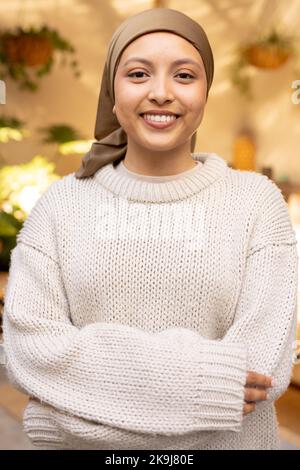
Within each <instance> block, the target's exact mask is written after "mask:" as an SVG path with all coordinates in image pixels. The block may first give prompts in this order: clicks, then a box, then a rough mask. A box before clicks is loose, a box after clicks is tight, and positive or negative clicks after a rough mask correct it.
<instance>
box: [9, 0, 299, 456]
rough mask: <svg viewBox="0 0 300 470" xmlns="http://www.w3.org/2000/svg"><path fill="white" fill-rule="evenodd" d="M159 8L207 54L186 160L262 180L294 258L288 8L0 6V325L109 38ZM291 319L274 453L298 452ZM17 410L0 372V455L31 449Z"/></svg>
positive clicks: (295, 44) (227, 0)
mask: <svg viewBox="0 0 300 470" xmlns="http://www.w3.org/2000/svg"><path fill="white" fill-rule="evenodd" d="M160 7H167V8H174V9H177V10H180V11H182V12H183V13H185V14H187V15H189V16H190V17H192V18H193V19H194V20H195V21H197V22H199V23H200V24H201V25H202V26H203V28H204V29H205V31H206V33H207V35H208V38H209V40H210V43H211V46H212V49H213V53H214V59H215V77H214V82H213V85H212V88H211V90H210V95H209V99H208V102H207V105H206V110H205V114H204V118H203V121H202V123H201V126H200V127H199V129H198V133H197V144H196V149H195V151H199V152H215V153H217V154H219V155H220V156H222V157H223V158H224V159H225V160H226V161H227V163H228V165H229V166H231V167H232V168H236V169H240V170H247V171H256V172H259V173H262V174H265V175H267V176H268V177H269V178H270V179H272V180H273V181H274V182H275V183H276V184H277V185H278V187H279V188H280V189H281V191H282V194H283V196H284V198H285V201H286V203H287V206H288V209H289V211H290V215H291V220H292V223H293V226H294V228H295V231H296V234H297V238H298V240H299V245H298V248H299V246H300V36H299V34H300V33H299V32H300V1H299V0H290V1H289V2H286V1H284V0H201V1H199V0H184V1H183V0H168V1H163V0H161V1H159V0H156V1H155V0H153V1H148V0H1V3H0V302H1V304H0V325H1V312H2V311H3V302H4V300H3V298H4V293H5V288H6V283H7V272H8V267H9V259H10V251H11V249H12V248H13V247H14V246H15V243H16V235H17V233H18V231H19V230H20V228H21V227H22V224H23V222H24V221H25V220H26V218H27V217H28V214H29V212H30V210H31V208H32V207H33V206H34V204H35V203H36V201H37V199H38V198H39V197H40V196H41V194H42V193H43V192H44V191H45V190H46V189H47V187H48V186H49V184H51V183H52V182H53V181H54V180H56V179H59V178H61V177H63V176H64V175H67V174H69V173H71V172H73V171H76V170H77V169H78V168H79V166H80V162H81V159H82V157H83V155H84V154H85V153H86V152H87V151H88V150H89V148H90V146H91V143H92V142H93V140H94V126H95V118H96V110H97V103H98V96H99V91H100V81H101V76H102V70H103V67H104V62H105V57H106V52H107V47H108V43H109V41H110V38H111V36H112V34H113V32H114V30H115V29H116V28H117V27H118V26H119V24H120V23H121V22H122V21H123V20H124V19H125V18H126V17H128V16H131V15H133V14H135V13H138V12H140V11H143V10H146V9H149V8H160ZM299 256H300V255H299ZM299 299H300V280H299ZM299 305H300V303H299V302H298V309H299V310H300V307H299ZM298 316H299V323H298V342H295V359H294V363H295V366H294V371H293V377H292V382H291V385H290V387H289V389H288V391H287V392H286V393H285V394H284V395H283V396H282V397H281V398H280V399H279V400H278V402H277V403H276V407H277V414H278V420H279V423H280V437H281V445H282V448H283V449H300V365H299V364H300V357H299V351H300V311H299V312H298ZM0 328H1V326H0ZM0 341H1V331H0ZM3 361H4V359H3V357H2V362H3ZM0 362H1V350H0ZM27 401H28V397H26V396H24V395H22V394H21V393H19V392H18V391H16V390H15V389H13V388H12V387H11V386H10V384H9V383H8V381H7V377H6V374H5V368H4V366H3V365H2V367H1V365H0V449H31V448H32V446H31V444H30V443H29V441H28V440H27V437H26V436H25V435H24V433H23V430H22V415H23V411H24V408H25V406H26V404H27Z"/></svg>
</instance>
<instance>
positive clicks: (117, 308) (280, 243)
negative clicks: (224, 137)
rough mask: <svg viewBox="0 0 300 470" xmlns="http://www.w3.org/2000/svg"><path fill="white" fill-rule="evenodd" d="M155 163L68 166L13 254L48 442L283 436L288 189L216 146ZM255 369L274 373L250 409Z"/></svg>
mask: <svg viewBox="0 0 300 470" xmlns="http://www.w3.org/2000/svg"><path fill="white" fill-rule="evenodd" d="M192 157H193V159H194V160H195V162H198V164H197V165H195V167H194V168H192V169H191V170H188V171H187V172H183V173H181V174H179V175H170V176H166V177H151V176H147V175H139V174H138V173H133V172H130V171H129V170H128V169H127V168H126V167H125V165H124V164H123V165H121V166H120V164H119V165H118V166H114V164H111V163H110V164H107V165H105V166H104V167H102V168H100V170H98V171H97V173H96V174H95V175H94V176H93V177H91V178H86V179H80V180H78V179H76V178H75V175H74V173H72V174H69V175H67V176H65V177H63V178H61V179H60V180H59V181H56V182H54V183H52V184H51V185H50V187H49V188H48V189H47V190H46V192H45V193H44V194H43V195H42V196H41V197H40V199H39V200H38V201H37V203H36V205H35V206H34V208H33V209H32V211H31V213H30V215H29V217H28V218H27V220H26V222H25V223H24V226H23V228H22V230H21V231H20V232H19V234H18V238H17V245H16V247H15V248H14V249H13V250H12V253H11V265H10V270H9V280H8V285H7V289H6V295H5V307H4V321H3V323H4V325H3V327H4V345H5V353H6V357H7V371H8V374H9V378H10V381H11V383H12V384H13V385H14V386H15V387H16V388H18V389H19V390H21V391H22V392H23V393H26V394H28V395H29V396H30V400H29V404H28V406H27V408H26V410H25V413H24V429H25V432H26V433H27V435H28V437H29V438H30V439H31V441H32V442H33V443H34V444H35V445H36V446H37V447H38V448H43V449H116V450H119V449H276V448H278V438H277V420H276V414H275V408H274V400H276V399H277V398H278V397H279V396H280V395H281V394H282V393H283V392H284V391H285V390H286V388H287V386H288V384H289V381H290V377H291V370H292V358H293V349H292V345H293V341H294V339H295V335H296V311H297V280H298V279H297V274H298V273H297V267H298V255H297V246H296V245H297V239H296V236H295V232H294V229H293V227H292V225H291V221H290V218H289V214H288V210H287V205H286V203H285V201H284V198H283V196H282V194H281V191H280V190H279V188H278V187H277V186H276V185H275V183H273V182H272V181H271V180H270V179H268V178H267V177H266V176H263V175H261V174H258V173H255V172H248V171H239V170H234V169H232V168H230V167H228V165H227V164H226V162H225V160H224V159H223V158H221V157H220V156H218V155H216V154H214V153H194V154H192ZM247 370H254V371H256V372H260V373H262V374H269V375H272V376H273V377H274V378H275V387H274V388H273V389H272V390H271V392H270V397H269V399H268V400H267V401H264V402H261V403H259V404H258V405H257V408H256V411H255V412H253V413H251V414H249V415H247V416H246V417H244V416H243V401H244V386H245V383H246V375H247Z"/></svg>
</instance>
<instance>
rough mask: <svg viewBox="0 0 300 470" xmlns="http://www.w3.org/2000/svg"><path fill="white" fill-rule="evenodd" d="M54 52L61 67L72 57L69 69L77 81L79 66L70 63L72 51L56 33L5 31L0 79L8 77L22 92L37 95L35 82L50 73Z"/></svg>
mask: <svg viewBox="0 0 300 470" xmlns="http://www.w3.org/2000/svg"><path fill="white" fill-rule="evenodd" d="M56 51H60V52H61V53H62V55H63V60H62V65H65V63H66V55H67V54H69V55H71V57H72V59H71V61H70V64H69V65H70V67H71V68H72V69H73V72H74V75H75V77H79V76H80V75H81V72H80V71H79V69H78V62H77V61H76V60H75V59H73V54H74V53H75V49H74V47H73V46H72V45H71V43H70V42H69V41H67V40H66V39H64V38H63V37H62V36H60V34H59V33H58V31H56V30H55V29H50V28H48V26H46V25H44V26H42V27H41V28H34V27H31V28H29V29H27V30H25V29H23V28H21V27H17V28H16V30H14V31H10V30H8V31H4V32H2V33H1V34H0V79H4V78H6V77H7V76H8V77H11V78H12V79H13V80H15V81H17V82H18V83H19V85H20V88H21V89H26V90H29V91H36V90H37V89H38V80H39V79H41V78H42V77H43V76H44V75H47V74H49V73H50V72H51V71H52V66H53V64H54V58H55V53H56Z"/></svg>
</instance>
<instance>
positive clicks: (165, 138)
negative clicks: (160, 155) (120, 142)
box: [114, 32, 207, 151]
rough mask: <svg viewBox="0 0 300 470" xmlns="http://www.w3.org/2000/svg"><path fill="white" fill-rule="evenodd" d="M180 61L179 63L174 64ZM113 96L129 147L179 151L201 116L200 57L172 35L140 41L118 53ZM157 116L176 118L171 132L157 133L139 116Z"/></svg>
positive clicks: (204, 85)
mask: <svg viewBox="0 0 300 470" xmlns="http://www.w3.org/2000/svg"><path fill="white" fill-rule="evenodd" d="M139 59H141V60H139ZM143 60H146V61H148V62H143ZM178 60H182V63H176V61H178ZM114 92H115V106H116V116H117V118H118V121H119V123H120V125H121V126H122V128H123V129H124V131H125V132H126V134H127V140H128V147H130V144H131V142H132V143H133V142H134V145H135V147H138V148H139V147H142V148H147V149H150V150H156V151H168V150H171V149H174V148H176V147H179V146H182V145H184V144H185V143H186V142H188V143H189V142H190V139H191V137H192V135H193V133H194V132H195V131H196V130H197V128H198V127H199V125H200V123H201V121H202V117H203V113H204V107H205V103H206V92H207V81H206V75H205V69H204V65H203V62H202V59H201V56H200V54H199V52H198V51H197V50H196V49H195V47H194V46H193V45H192V44H191V43H189V42H188V41H186V40H185V39H184V38H182V37H181V36H178V35H176V34H172V33H168V32H154V33H148V34H145V35H143V36H140V37H139V38H137V39H136V40H135V41H133V42H132V43H131V44H129V45H128V46H127V48H126V49H125V50H124V51H123V53H122V56H121V58H120V62H119V64H118V68H117V71H116V76H115V81H114ZM160 110H163V111H169V112H171V113H174V114H176V115H179V118H178V119H176V121H174V122H173V124H172V125H170V126H169V127H165V128H159V129H158V128H154V127H152V126H151V125H149V124H148V123H147V122H146V121H145V119H144V117H143V116H141V114H142V113H147V112H148V114H155V111H160ZM149 111H150V113H149Z"/></svg>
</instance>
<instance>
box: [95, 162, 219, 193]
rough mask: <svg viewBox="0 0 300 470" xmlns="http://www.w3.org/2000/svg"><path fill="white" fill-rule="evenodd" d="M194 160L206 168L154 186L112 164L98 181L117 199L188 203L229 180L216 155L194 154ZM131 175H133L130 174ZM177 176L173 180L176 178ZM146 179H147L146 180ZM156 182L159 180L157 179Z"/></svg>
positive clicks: (96, 176) (96, 174)
mask: <svg viewBox="0 0 300 470" xmlns="http://www.w3.org/2000/svg"><path fill="white" fill-rule="evenodd" d="M191 155H192V158H194V160H195V161H199V162H200V163H202V165H201V164H200V165H197V166H196V167H195V168H192V169H191V170H188V171H184V172H183V173H180V174H178V175H171V177H170V178H171V179H169V178H167V179H166V180H163V181H159V182H156V181H155V182H153V181H152V178H153V177H151V181H149V180H148V179H147V178H148V177H147V176H146V175H138V173H133V172H129V170H127V169H125V171H123V170H124V168H123V170H122V171H120V169H117V168H116V167H114V166H113V163H108V164H106V165H104V166H103V167H101V168H100V169H99V170H98V171H97V172H96V173H95V174H94V178H95V180H96V181H97V182H98V183H100V184H101V185H102V186H103V187H105V188H106V189H107V190H108V191H110V192H112V193H113V194H115V195H116V196H121V197H124V198H126V199H128V200H130V201H136V202H172V201H179V200H182V199H186V198H188V197H191V196H193V195H194V194H197V193H198V192H200V191H201V190H202V189H204V188H206V187H207V186H209V185H210V184H212V183H214V182H215V181H217V180H218V179H220V178H222V177H224V176H225V174H226V171H227V170H228V166H227V163H226V161H225V160H224V159H223V158H221V157H219V156H218V155H217V154H215V153H192V154H191ZM129 173H131V174H129ZM172 176H173V178H172ZM145 178H146V179H145ZM154 178H155V177H154Z"/></svg>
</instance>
